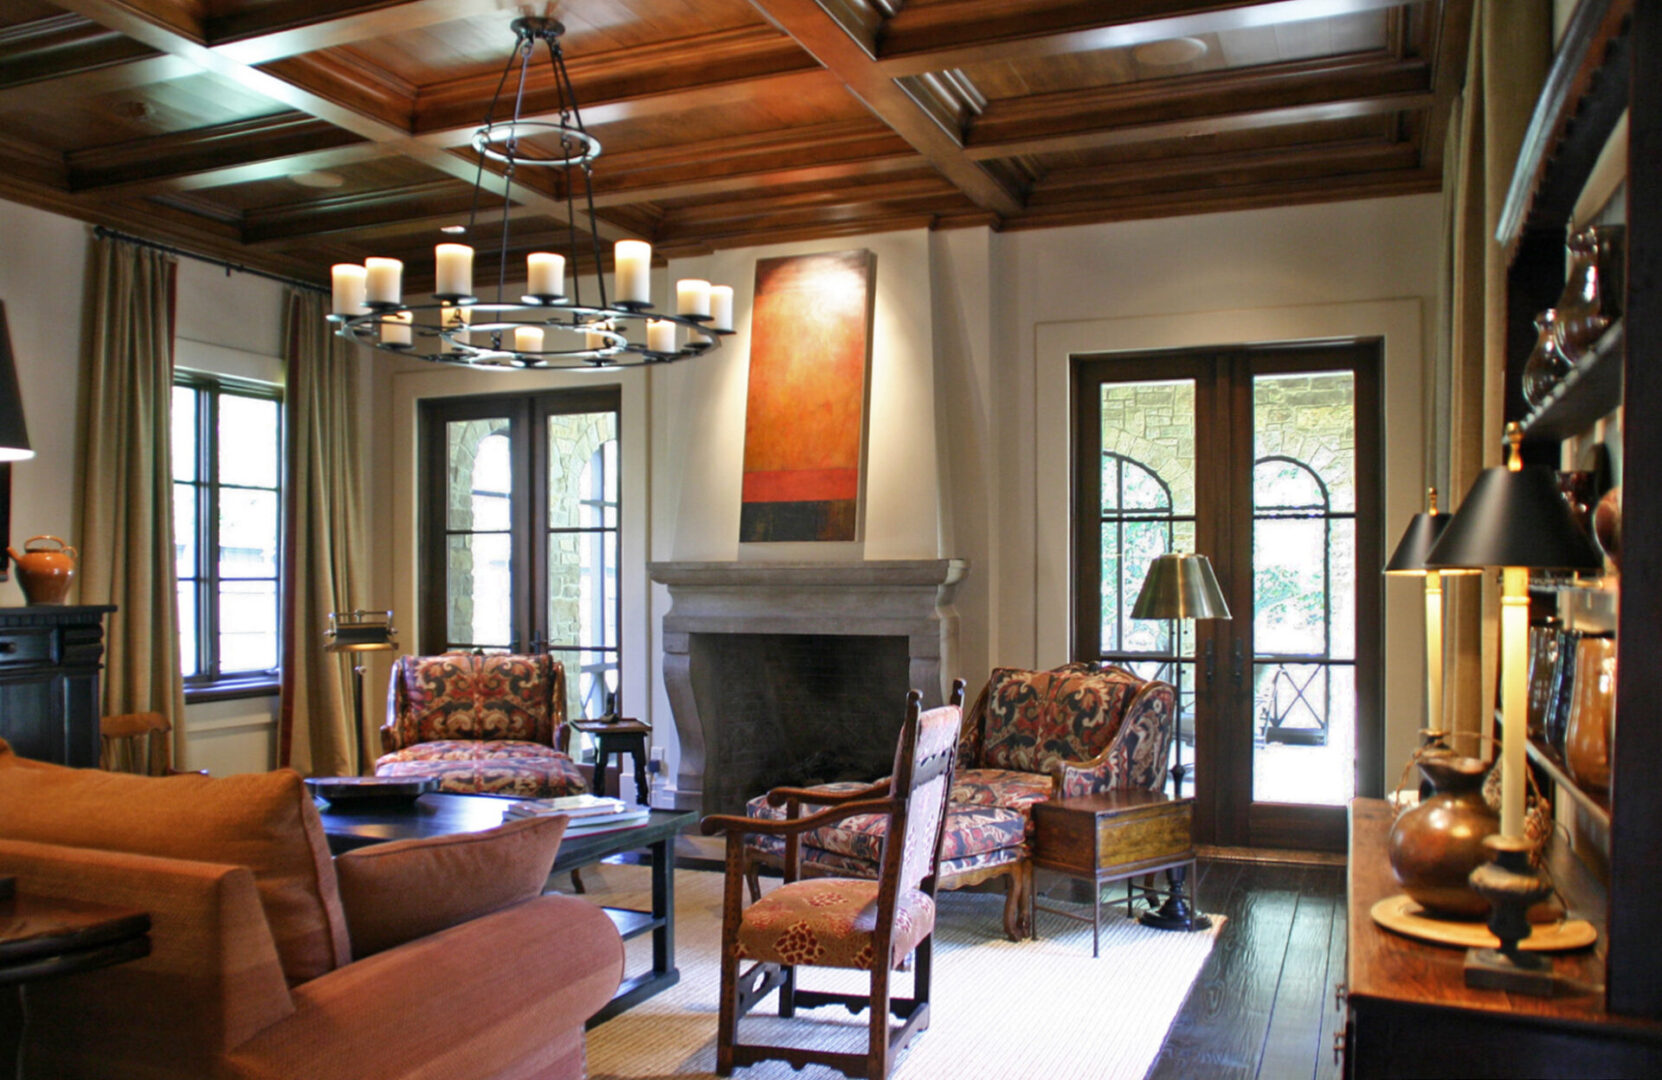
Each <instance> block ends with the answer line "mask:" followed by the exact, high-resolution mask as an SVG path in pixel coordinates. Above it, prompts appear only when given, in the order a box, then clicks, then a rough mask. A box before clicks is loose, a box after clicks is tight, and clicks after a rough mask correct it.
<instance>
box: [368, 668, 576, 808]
mask: <svg viewBox="0 0 1662 1080" xmlns="http://www.w3.org/2000/svg"><path fill="white" fill-rule="evenodd" d="M565 718H566V677H565V668H564V667H563V666H562V665H561V664H560V662H559V661H558V660H555V659H553V658H552V657H550V656H548V655H547V654H541V653H539V654H534V655H530V656H513V655H502V654H492V655H480V654H475V653H445V654H443V655H441V656H401V657H399V658H398V659H397V660H395V661H394V662H393V665H392V679H391V683H390V685H389V686H388V688H387V722H386V723H385V724H384V725H382V727H381V748H382V750H383V753H382V755H381V757H380V758H379V759H378V760H377V761H376V762H375V775H377V776H436V777H438V778H439V790H441V791H448V792H453V793H457V794H464V795H466V794H481V793H484V794H496V795H517V796H520V797H523V798H550V797H554V796H559V795H577V794H581V793H582V792H584V791H586V790H587V789H588V785H587V784H586V783H585V782H584V780H583V774H582V772H581V771H580V770H579V769H578V768H577V765H576V763H574V762H573V761H572V760H571V758H570V757H569V756H567V754H566V752H565V751H566V746H567V743H568V741H569V739H570V731H569V729H568V728H567V727H566V723H565Z"/></svg>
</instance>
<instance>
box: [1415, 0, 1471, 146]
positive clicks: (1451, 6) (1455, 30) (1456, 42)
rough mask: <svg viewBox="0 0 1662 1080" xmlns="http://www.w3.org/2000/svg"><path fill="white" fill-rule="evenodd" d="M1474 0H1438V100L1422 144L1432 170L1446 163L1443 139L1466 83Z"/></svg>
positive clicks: (1434, 50)
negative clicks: (1467, 55) (1444, 161)
mask: <svg viewBox="0 0 1662 1080" xmlns="http://www.w3.org/2000/svg"><path fill="white" fill-rule="evenodd" d="M1473 6H1474V5H1473V3H1472V0H1439V2H1438V3H1437V4H1436V5H1435V7H1434V10H1433V12H1432V14H1431V16H1430V17H1431V18H1433V19H1434V20H1435V22H1434V25H1433V28H1432V34H1433V40H1432V45H1431V71H1432V76H1431V86H1432V90H1433V92H1434V93H1435V94H1436V96H1437V100H1436V101H1435V102H1434V103H1433V104H1432V106H1431V108H1429V109H1427V110H1426V116H1425V131H1424V132H1423V133H1421V135H1420V140H1419V145H1420V149H1421V153H1422V158H1421V161H1422V164H1424V165H1425V167H1426V168H1428V169H1431V170H1433V171H1436V170H1440V169H1441V168H1442V167H1443V143H1444V141H1445V140H1446V139H1447V138H1448V128H1449V123H1450V118H1451V117H1452V116H1453V114H1454V102H1455V100H1456V99H1457V98H1458V97H1459V96H1460V91H1461V89H1462V88H1463V87H1464V86H1465V84H1466V53H1467V52H1468V51H1469V50H1468V48H1467V46H1468V44H1469V43H1470V39H1471V30H1472V9H1473Z"/></svg>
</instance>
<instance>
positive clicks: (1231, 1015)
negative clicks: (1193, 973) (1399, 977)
mask: <svg viewBox="0 0 1662 1080" xmlns="http://www.w3.org/2000/svg"><path fill="white" fill-rule="evenodd" d="M1194 896H1195V899H1196V907H1197V908H1198V909H1199V910H1200V911H1203V912H1206V913H1208V914H1219V915H1224V916H1227V917H1228V920H1229V921H1228V922H1227V923H1226V924H1225V925H1224V928H1223V930H1222V932H1221V933H1220V934H1219V935H1218V942H1217V945H1216V947H1215V948H1214V949H1213V950H1212V955H1211V956H1210V957H1208V958H1207V960H1206V966H1205V967H1204V968H1202V969H1201V973H1200V976H1199V977H1198V978H1197V979H1196V980H1195V985H1194V988H1193V989H1192V990H1191V991H1190V992H1189V999H1188V1001H1187V1002H1185V1003H1184V1006H1183V1010H1182V1011H1181V1012H1180V1013H1178V1015H1177V1019H1176V1020H1175V1021H1174V1022H1173V1024H1172V1027H1171V1032H1170V1033H1169V1034H1168V1035H1167V1037H1166V1045H1165V1047H1164V1048H1163V1049H1162V1050H1161V1052H1160V1056H1159V1057H1158V1058H1156V1059H1155V1061H1154V1064H1153V1066H1152V1067H1150V1069H1149V1072H1148V1080H1196V1078H1204V1080H1290V1078H1293V1077H1299V1078H1313V1080H1330V1078H1331V1080H1337V1078H1338V1076H1339V1075H1340V1069H1339V1065H1338V1064H1337V1063H1336V1062H1335V1061H1334V1059H1333V1036H1334V1034H1335V1033H1336V1032H1338V1031H1342V1030H1343V1017H1342V1014H1341V1013H1340V1012H1338V1011H1337V1010H1336V1009H1335V1008H1334V990H1335V988H1336V987H1337V985H1338V984H1339V983H1340V982H1342V981H1343V980H1344V970H1345V872H1344V868H1343V867H1342V866H1336V865H1289V864H1281V863H1265V862H1239V861H1232V860H1230V861H1226V860H1223V859H1202V860H1201V862H1200V866H1199V881H1198V883H1197V885H1196V887H1195V890H1194Z"/></svg>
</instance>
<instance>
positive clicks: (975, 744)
mask: <svg viewBox="0 0 1662 1080" xmlns="http://www.w3.org/2000/svg"><path fill="white" fill-rule="evenodd" d="M1176 709H1177V701H1176V691H1175V690H1173V689H1172V687H1171V684H1169V683H1164V682H1160V681H1158V680H1145V679H1141V678H1139V677H1137V676H1136V675H1133V674H1132V673H1131V672H1129V671H1126V670H1125V669H1124V668H1118V667H1113V666H1102V667H1099V666H1097V665H1095V664H1087V663H1075V664H1064V665H1062V666H1061V667H1058V668H1053V669H1051V670H1049V671H1027V670H1023V669H1020V668H995V669H994V670H993V673H992V677H991V678H989V679H988V680H987V686H986V688H985V689H983V690H982V691H981V696H980V697H979V698H977V699H976V702H975V704H974V705H973V706H972V707H971V708H970V711H969V712H968V713H967V714H966V715H965V716H964V730H963V733H962V735H961V737H960V739H959V743H958V774H957V777H956V778H955V780H954V782H953V785H952V801H953V803H954V804H958V805H973V806H1002V807H1005V808H1007V809H1013V810H1019V811H1021V812H1022V813H1023V814H1030V813H1031V810H1032V806H1033V804H1034V803H1038V802H1044V801H1046V800H1048V799H1066V798H1072V797H1073V796H1076V795H1090V794H1094V793H1097V792H1102V791H1112V790H1115V789H1118V788H1144V789H1146V790H1150V791H1158V790H1159V789H1160V788H1161V787H1162V786H1163V785H1164V784H1165V782H1166V764H1167V759H1168V758H1169V756H1170V754H1171V740H1172V735H1173V727H1172V725H1173V721H1174V718H1175V716H1176ZM1029 832H1030V834H1031V830H1029Z"/></svg>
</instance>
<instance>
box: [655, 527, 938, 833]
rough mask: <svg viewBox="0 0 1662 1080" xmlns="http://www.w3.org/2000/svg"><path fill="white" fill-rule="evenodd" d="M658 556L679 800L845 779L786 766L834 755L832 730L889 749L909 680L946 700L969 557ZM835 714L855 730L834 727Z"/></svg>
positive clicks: (927, 701)
mask: <svg viewBox="0 0 1662 1080" xmlns="http://www.w3.org/2000/svg"><path fill="white" fill-rule="evenodd" d="M648 570H649V573H650V575H651V578H652V580H653V581H655V582H658V583H659V584H662V585H666V586H668V588H669V594H670V610H669V611H668V612H667V613H666V614H665V615H664V622H663V653H664V687H665V690H666V692H667V693H668V695H669V702H670V708H671V711H672V712H673V714H674V718H675V727H676V732H677V734H678V735H679V738H680V751H681V753H680V767H679V769H678V771H677V775H676V786H675V790H674V805H675V807H676V808H677V809H687V810H699V811H701V812H704V813H716V812H723V813H732V812H740V813H742V812H743V810H742V808H743V802H744V799H745V798H747V797H749V796H750V795H754V794H758V793H759V792H760V791H762V790H766V789H767V788H768V787H771V786H775V785H777V784H780V783H798V782H802V781H803V780H806V779H835V778H837V777H836V776H835V775H830V776H824V777H817V776H803V775H796V774H794V773H792V772H791V771H790V770H789V769H787V770H786V771H785V772H780V771H779V770H780V768H781V765H782V762H783V761H784V760H785V759H791V760H793V761H795V762H798V763H803V765H804V767H806V768H810V769H811V768H812V767H813V764H812V763H813V762H814V761H815V760H816V759H818V758H819V757H821V756H822V752H824V751H827V750H830V751H831V752H832V756H836V749H837V748H836V747H835V746H830V747H828V746H826V745H823V744H827V743H843V744H845V745H846V746H850V747H859V746H864V747H865V749H866V750H867V751H868V758H869V759H870V760H872V761H874V762H879V763H880V762H886V761H887V759H888V757H889V756H890V755H892V753H893V748H894V742H893V732H894V731H896V730H898V728H899V723H900V719H901V717H902V715H903V703H904V701H905V695H906V691H907V690H908V689H910V688H912V687H916V688H917V689H919V690H921V691H922V692H923V704H924V707H925V708H928V707H930V706H932V705H939V704H940V703H941V702H942V700H943V693H944V690H945V687H943V685H942V679H943V677H945V678H950V677H952V675H955V674H956V670H957V640H958V614H957V611H956V609H955V608H954V607H953V606H952V601H953V594H954V593H955V591H956V588H957V583H958V582H959V581H960V580H961V579H962V578H963V576H964V573H965V572H966V570H967V564H966V563H965V562H964V560H962V559H950V558H949V559H915V560H914V559H904V560H899V559H897V560H874V561H868V562H858V563H853V562H850V563H803V562H659V563H652V564H650V566H649V567H648ZM792 669H799V670H794V671H793V670H792ZM861 724H870V725H871V726H870V728H869V729H863V728H860V727H858V726H857V725H861ZM826 725H832V726H834V727H835V726H840V725H849V726H851V727H852V730H850V731H848V732H841V731H839V732H836V735H837V737H836V738H831V739H828V738H827V737H826V736H827V731H828V730H829V729H828V728H827V726H826ZM780 739H784V740H786V742H785V743H784V745H777V744H778V742H779V740H780ZM792 740H795V741H794V742H793V741H792ZM832 767H833V768H835V767H836V766H832ZM886 771H887V768H886V766H883V767H879V768H876V770H875V773H874V775H881V774H882V773H883V772H886ZM864 778H866V779H870V778H872V777H871V776H867V777H864Z"/></svg>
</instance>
